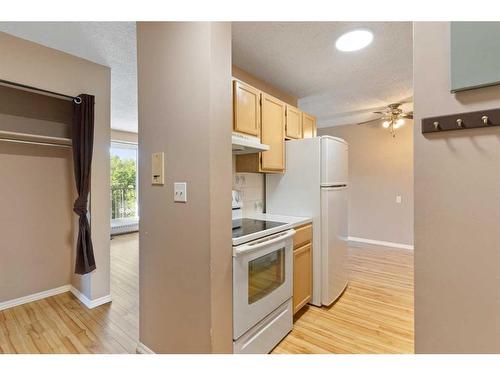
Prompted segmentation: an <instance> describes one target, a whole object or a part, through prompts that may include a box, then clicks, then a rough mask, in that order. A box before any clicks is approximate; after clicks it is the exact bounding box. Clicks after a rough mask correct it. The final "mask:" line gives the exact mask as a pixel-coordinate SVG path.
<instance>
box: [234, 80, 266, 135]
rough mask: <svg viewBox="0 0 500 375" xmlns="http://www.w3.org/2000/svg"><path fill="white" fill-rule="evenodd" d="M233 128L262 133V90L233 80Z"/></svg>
mask: <svg viewBox="0 0 500 375" xmlns="http://www.w3.org/2000/svg"><path fill="white" fill-rule="evenodd" d="M233 116H234V118H233V129H234V131H236V132H240V133H245V134H249V135H253V136H255V137H258V136H259V135H260V91H259V90H257V89H256V88H254V87H252V86H250V85H247V84H245V83H243V82H240V81H236V80H234V81H233Z"/></svg>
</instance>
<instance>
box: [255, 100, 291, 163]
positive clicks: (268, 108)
mask: <svg viewBox="0 0 500 375" xmlns="http://www.w3.org/2000/svg"><path fill="white" fill-rule="evenodd" d="M285 110H286V104H285V103H283V102H282V101H280V100H278V99H276V98H274V97H272V96H270V95H267V94H264V93H262V94H261V111H262V123H261V142H262V143H264V144H266V145H269V147H270V150H269V151H264V152H262V153H261V169H262V171H263V172H283V171H284V170H285Z"/></svg>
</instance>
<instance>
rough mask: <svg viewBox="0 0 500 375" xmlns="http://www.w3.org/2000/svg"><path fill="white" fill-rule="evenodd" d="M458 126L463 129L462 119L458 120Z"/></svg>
mask: <svg viewBox="0 0 500 375" xmlns="http://www.w3.org/2000/svg"><path fill="white" fill-rule="evenodd" d="M457 125H458V127H459V128H462V127H463V121H462V119H461V118H457Z"/></svg>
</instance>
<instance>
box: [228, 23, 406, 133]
mask: <svg viewBox="0 0 500 375" xmlns="http://www.w3.org/2000/svg"><path fill="white" fill-rule="evenodd" d="M232 25H233V43H232V44H233V64H235V65H237V66H239V67H240V68H242V69H244V70H246V71H248V72H250V73H251V74H253V75H255V76H257V77H259V78H261V79H263V80H265V81H267V82H268V83H270V84H272V85H274V86H276V87H278V88H280V89H282V90H284V91H286V92H289V93H290V94H292V95H295V96H296V97H298V98H299V107H300V108H301V109H303V110H304V111H307V112H309V113H311V114H313V115H316V116H317V117H318V126H332V125H342V124H349V123H354V122H360V121H364V120H368V119H370V118H373V117H374V116H373V115H372V114H371V113H370V111H367V110H369V109H374V108H380V107H382V106H385V105H387V104H389V103H392V102H396V101H398V100H401V99H405V98H408V97H410V96H412V94H413V86H412V70H413V69H412V23H411V22H233V24H232ZM360 27H361V28H368V29H370V30H371V31H372V32H373V33H374V40H373V43H372V44H370V45H369V46H368V47H367V48H365V49H363V50H360V51H355V52H340V51H337V50H336V49H335V40H336V39H337V37H339V36H340V35H341V34H343V33H344V32H346V31H349V30H352V29H355V28H360Z"/></svg>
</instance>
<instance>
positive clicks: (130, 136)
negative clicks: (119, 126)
mask: <svg viewBox="0 0 500 375" xmlns="http://www.w3.org/2000/svg"><path fill="white" fill-rule="evenodd" d="M111 140H112V141H121V142H130V143H138V142H139V135H138V134H137V133H132V132H124V131H121V130H114V129H111Z"/></svg>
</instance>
